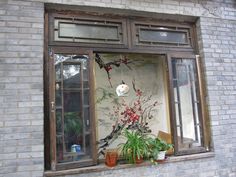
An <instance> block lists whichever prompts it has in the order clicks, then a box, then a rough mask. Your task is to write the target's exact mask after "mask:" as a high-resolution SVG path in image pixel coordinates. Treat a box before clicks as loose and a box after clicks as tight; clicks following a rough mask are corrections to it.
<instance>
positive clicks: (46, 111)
mask: <svg viewBox="0 0 236 177" xmlns="http://www.w3.org/2000/svg"><path fill="white" fill-rule="evenodd" d="M44 25H45V28H44V63H43V65H44V67H43V78H44V135H45V136H44V137H46V135H49V137H50V124H49V109H48V108H49V94H48V93H49V86H48V78H49V71H48V62H47V61H48V13H45V15H44ZM44 160H45V163H44V164H45V169H50V168H51V166H50V161H51V158H50V138H44Z"/></svg>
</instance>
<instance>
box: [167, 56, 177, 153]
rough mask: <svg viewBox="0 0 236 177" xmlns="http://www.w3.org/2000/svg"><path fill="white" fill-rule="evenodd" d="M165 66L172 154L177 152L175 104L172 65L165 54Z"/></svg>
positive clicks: (169, 58)
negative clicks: (166, 69)
mask: <svg viewBox="0 0 236 177" xmlns="http://www.w3.org/2000/svg"><path fill="white" fill-rule="evenodd" d="M167 64H168V71H169V77H168V83H169V87H168V95H169V96H168V98H169V111H170V113H169V114H170V120H171V137H172V142H173V144H174V153H175V154H176V152H178V150H179V149H178V142H177V139H176V137H177V131H176V120H175V109H174V108H175V104H174V91H173V88H174V86H173V74H172V63H171V55H170V54H167Z"/></svg>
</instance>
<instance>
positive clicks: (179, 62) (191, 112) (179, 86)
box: [172, 59, 201, 150]
mask: <svg viewBox="0 0 236 177" xmlns="http://www.w3.org/2000/svg"><path fill="white" fill-rule="evenodd" d="M172 68H173V73H172V74H173V86H174V98H175V100H176V102H175V103H176V107H175V113H176V124H177V135H178V142H179V144H178V146H179V149H185V150H186V149H189V148H192V147H194V146H201V138H200V124H199V114H198V112H199V102H198V99H197V85H196V84H197V83H196V81H197V78H196V77H197V75H196V65H195V61H194V60H193V59H173V60H172Z"/></svg>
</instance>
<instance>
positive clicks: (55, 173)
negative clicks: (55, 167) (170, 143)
mask: <svg viewBox="0 0 236 177" xmlns="http://www.w3.org/2000/svg"><path fill="white" fill-rule="evenodd" d="M214 156H215V153H214V152H206V153H200V154H192V155H184V156H172V157H168V158H167V160H165V161H164V162H163V163H171V162H180V161H185V160H194V159H201V158H209V157H214ZM150 165H151V163H150V162H149V161H145V162H143V163H141V164H137V165H133V164H119V163H118V165H117V166H115V167H112V168H111V167H107V166H106V165H105V164H104V163H102V164H99V165H96V166H91V167H84V168H77V169H69V170H62V171H45V172H44V176H45V177H53V176H63V175H74V174H82V173H91V172H100V171H106V170H118V169H124V168H135V167H143V166H150Z"/></svg>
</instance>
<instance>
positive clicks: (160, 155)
mask: <svg viewBox="0 0 236 177" xmlns="http://www.w3.org/2000/svg"><path fill="white" fill-rule="evenodd" d="M148 144H149V148H150V149H149V150H150V153H151V155H152V157H153V158H154V160H157V161H158V160H164V159H165V154H166V151H167V150H169V149H171V148H173V145H172V144H169V143H167V142H166V141H164V140H162V139H160V138H149V139H148Z"/></svg>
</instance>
